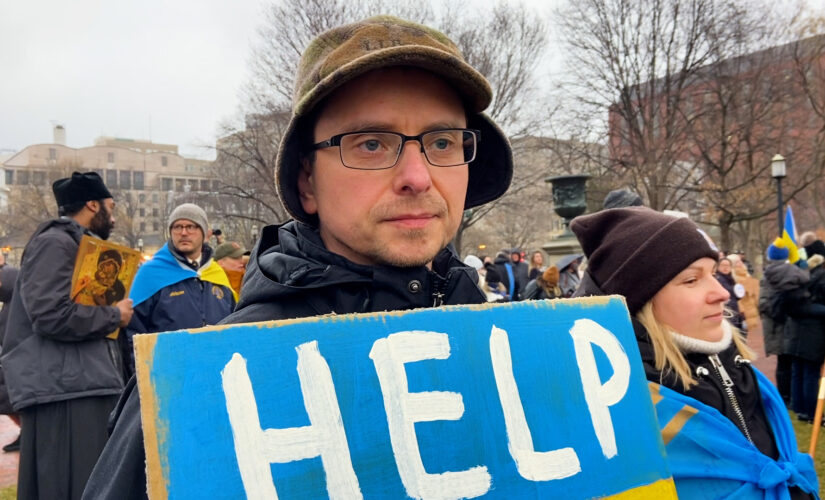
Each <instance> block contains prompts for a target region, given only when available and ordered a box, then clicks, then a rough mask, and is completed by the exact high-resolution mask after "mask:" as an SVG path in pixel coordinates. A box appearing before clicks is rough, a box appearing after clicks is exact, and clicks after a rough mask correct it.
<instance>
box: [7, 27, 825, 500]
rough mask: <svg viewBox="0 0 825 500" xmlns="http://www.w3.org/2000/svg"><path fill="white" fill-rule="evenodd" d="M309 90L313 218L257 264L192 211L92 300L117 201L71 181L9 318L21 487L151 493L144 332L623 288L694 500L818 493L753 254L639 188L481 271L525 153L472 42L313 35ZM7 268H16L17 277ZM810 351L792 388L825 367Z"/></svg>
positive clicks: (46, 493)
mask: <svg viewBox="0 0 825 500" xmlns="http://www.w3.org/2000/svg"><path fill="white" fill-rule="evenodd" d="M295 89H296V90H295V96H294V106H293V110H292V117H291V121H290V123H289V126H288V127H287V128H286V129H285V133H284V136H283V138H282V143H281V146H280V151H279V154H278V157H277V160H276V182H277V185H278V190H279V193H280V196H281V199H282V201H283V203H284V205H285V207H286V209H287V210H288V212H289V213H290V215H291V216H292V220H290V221H289V222H287V223H284V224H281V225H278V226H268V227H265V228H264V229H263V231H262V233H261V234H260V235H259V237H258V240H257V243H256V246H255V248H254V249H253V250H252V251H251V252H250V254H249V255H248V263H246V265H245V266H244V258H245V254H246V251H245V249H243V248H242V247H241V246H240V245H238V244H233V243H232V242H228V241H223V240H222V239H219V240H218V245H217V246H216V248H215V249H214V250H213V248H212V246H211V245H210V244H209V243H208V242H209V241H210V239H211V237H212V232H211V228H210V225H209V220H208V216H207V214H206V213H205V212H204V211H203V210H202V209H201V208H200V207H198V206H196V205H193V204H183V205H181V206H178V207H176V208H175V209H174V210H173V211H172V212H171V214H170V216H169V219H168V226H167V229H168V233H169V240H168V241H167V242H166V244H165V245H164V246H163V248H161V249H160V250H159V251H158V252H157V253H156V254H155V255H154V257H153V258H152V259H151V260H150V261H148V262H147V263H145V264H144V265H143V266H141V267H140V269H139V270H138V272H137V275H136V276H135V279H134V282H133V285H132V287H131V290H130V292H129V297H128V298H123V299H122V300H118V301H116V302H114V303H113V304H111V305H99V304H94V305H87V304H80V303H77V302H75V301H73V300H72V299H71V297H70V283H71V280H72V269H73V267H74V262H75V257H76V255H77V252H78V245H79V241H80V240H81V238H82V236H83V235H92V236H96V237H98V238H101V239H104V240H105V239H107V238H108V236H109V234H110V231H111V229H112V227H113V226H114V224H115V220H114V217H113V215H112V214H113V210H114V206H115V203H116V201H117V200H115V199H114V198H113V196H112V194H111V193H110V192H109V190H108V188H107V187H106V186H105V184H104V183H103V181H102V179H101V178H100V177H99V176H98V175H97V174H95V173H93V172H87V173H82V172H76V173H74V174H72V176H71V177H69V178H66V179H60V180H58V181H57V182H55V183H54V185H53V191H54V194H55V199H56V202H57V205H58V208H59V213H60V217H59V218H58V219H54V220H49V221H46V222H44V223H43V224H41V226H40V227H39V228H38V229H37V231H36V232H35V234H34V235H33V236H32V238H31V240H30V241H29V243H28V244H27V246H26V248H25V250H24V253H23V257H22V261H21V266H20V271H19V276H18V278H17V279H16V282H15V285H14V287H13V293H11V297H10V299H9V301H7V302H6V307H4V308H3V313H4V314H5V313H6V311H7V310H8V317H7V318H4V317H3V316H2V315H0V321H3V320H5V321H6V325H7V326H6V329H5V338H3V339H2V355H0V363H2V372H3V374H4V375H5V379H6V387H7V389H8V397H9V402H10V407H11V408H10V410H11V411H10V413H11V414H16V415H19V418H20V422H21V434H20V468H19V480H18V497H19V498H22V499H38V498H43V499H50V500H51V499H63V498H71V499H76V498H86V499H143V498H146V497H147V490H146V467H145V450H144V447H143V431H142V427H141V419H140V404H141V403H140V395H139V393H138V391H137V390H136V386H135V376H134V371H135V365H134V363H135V360H134V358H133V355H132V353H133V351H132V348H131V342H132V339H133V338H134V336H135V335H141V334H143V333H147V332H157V331H168V330H176V329H187V328H193V327H201V326H205V325H212V324H232V323H243V322H252V321H264V320H278V319H290V318H301V317H309V316H317V315H325V314H333V313H336V314H342V313H368V312H377V311H392V310H409V309H416V308H427V307H438V306H441V305H450V304H480V303H484V302H490V301H491V302H499V301H508V300H531V299H539V298H551V299H555V298H567V297H572V296H584V295H604V294H620V295H623V296H625V298H626V301H627V306H628V310H629V312H630V314H631V319H632V321H633V326H634V328H635V330H636V340H637V342H638V345H639V351H640V352H641V354H642V361H643V363H644V369H645V375H646V376H647V378H648V380H649V381H650V382H651V383H652V384H651V397H652V400H653V401H654V403H655V408H656V411H657V412H660V414H662V413H661V412H664V414H669V415H673V414H674V413H678V412H681V413H680V414H683V415H682V419H683V421H684V424H685V425H684V426H683V427H682V428H681V430H680V431H678V432H675V433H671V434H672V435H668V436H667V439H666V440H665V443H666V451H667V456H668V463H669V466H670V469H671V472H672V474H673V478H674V482H675V486H676V489H677V491H678V493H679V496H680V497H682V498H707V497H708V495H709V492H710V494H711V496H712V497H714V498H721V497H725V496H737V497H739V498H751V497H757V496H758V497H760V498H761V497H766V498H789V497H790V498H817V491H818V484H817V478H816V475H815V473H814V471H813V464H812V462H811V459H810V457H808V456H807V455H803V454H800V453H798V451H797V450H796V443H795V438H794V435H793V430H792V428H791V427H790V421H789V418H788V414H787V412H786V411H784V407H781V410H782V411H779V410H777V408H778V407H779V406H781V404H782V396H781V395H780V392H781V391H780V392H777V390H776V389H775V388H774V387H773V385H772V384H770V382H768V381H767V379H765V378H764V377H763V376H762V375H761V374H760V373H759V372H758V371H757V370H755V369H754V368H752V367H751V366H750V364H749V361H748V359H749V358H750V353H749V351H748V349H747V348H746V347H745V344H744V341H743V337H742V333H740V332H742V331H744V327H745V323H747V322H750V321H752V319H749V318H752V316H748V312H745V313H744V318H745V319H744V321H741V323H740V324H741V326H742V328H741V329H740V328H738V327H737V326H735V325H736V323H735V320H734V318H733V317H728V316H727V313H726V312H725V311H726V305H728V308H732V307H731V305H730V303H729V299H730V298H731V296H732V294H731V292H729V291H728V289H727V288H726V287H724V286H723V285H722V284H721V280H726V279H727V278H721V280H720V279H717V276H716V272H717V268H721V269H728V267H730V268H731V269H732V271H731V272H732V273H733V276H734V278H733V280H732V283H733V288H732V289H733V294H734V295H736V296H737V297H738V298H739V300H740V302H739V303H740V304H742V302H741V301H742V300H743V299H746V297H747V294H748V293H750V294H751V295H750V299H751V301H752V302H753V300H755V296H754V293H755V292H754V290H755V289H754V288H753V287H751V284H748V285H746V284H745V283H744V282H743V281H737V278H736V276H737V274H736V273H737V272H741V271H737V266H738V264H736V263H735V262H733V261H729V262H728V264H730V265H729V266H728V265H727V264H725V260H724V259H723V265H721V266H719V265H718V260H719V255H718V253H719V252H718V250H717V249H716V247H715V246H714V244H713V242H712V241H711V240H710V238H708V237H707V235H705V234H704V233H703V232H702V231H701V230H699V228H698V227H696V225H695V224H693V223H692V222H691V221H690V220H688V219H685V218H676V217H672V216H670V215H666V214H662V213H658V212H655V211H653V210H651V209H649V208H645V207H642V206H638V205H640V204H641V200H640V199H639V198H638V196H634V195H628V194H627V193H618V194H617V195H615V196H612V197H609V198H610V199H609V200H606V203H605V205H606V209H605V210H603V211H600V212H598V213H595V214H591V215H585V216H581V217H579V218H576V219H575V220H574V221H573V223H572V225H571V229H572V230H573V231H574V233H575V234H576V236H577V237H578V239H579V241H580V243H581V246H582V248H583V250H584V253H583V254H575V255H569V256H565V257H564V258H562V259H561V260H559V261H558V262H556V263H554V265H551V266H548V267H545V265H544V256H543V255H542V254H541V252H533V253H531V254H529V256H526V255H522V253H521V251H520V250H519V249H512V250H506V251H504V252H501V253H499V254H498V255H496V256H494V257H489V256H488V257H484V258H481V257H476V256H468V257H467V258H466V259H465V260H464V262H462V261H461V260H460V258H459V256H458V255H457V254H456V252H455V251H454V249H453V247H452V245H450V242H451V241H452V240H453V239H454V237H455V235H456V232H457V230H458V228H459V225H460V224H461V221H462V216H463V213H464V210H466V209H470V208H473V207H476V206H479V205H482V204H484V203H487V202H490V201H492V200H495V199H497V198H499V197H500V196H501V195H502V194H504V193H505V192H506V191H507V189H508V187H509V185H510V182H511V179H512V174H513V158H512V150H511V147H510V145H509V142H508V140H507V138H506V136H505V135H504V134H503V132H502V131H501V130H500V129H499V127H498V126H497V125H496V123H495V122H494V121H493V120H492V119H490V118H489V117H488V116H487V115H485V114H484V113H483V111H484V110H485V109H486V108H487V107H488V106H489V104H490V103H491V100H492V97H493V96H492V92H491V90H490V86H489V84H488V82H487V81H486V79H485V78H484V77H483V76H482V75H481V74H480V73H479V72H478V71H477V70H476V69H475V68H473V67H472V66H470V65H469V64H468V63H467V62H466V60H465V59H464V58H463V56H462V55H461V53H460V52H459V51H458V49H457V47H456V45H455V44H454V43H453V42H452V41H451V40H449V38H447V37H446V36H445V35H443V34H442V33H439V32H437V31H435V30H433V29H431V28H429V27H426V26H422V25H419V24H415V23H411V22H407V21H404V20H401V19H397V18H392V17H387V16H379V17H375V18H370V19H366V20H364V21H361V22H359V23H355V24H352V25H347V26H339V27H336V28H333V29H332V30H330V31H329V32H327V33H325V34H323V35H321V36H320V37H318V38H317V39H315V40H314V41H313V42H312V43H310V45H309V47H308V48H307V49H306V51H305V52H304V54H303V56H302V59H301V62H300V65H299V68H298V70H297V72H296V86H295ZM411 142H412V143H414V144H413V145H412V146H410V144H408V143H411ZM608 201H609V203H608ZM608 205H609V206H608ZM219 236H220V238H223V235H219ZM820 243H821V242H820ZM674 249H678V251H673V250H674ZM775 256H776V257H777V260H776V263H777V264H776V265H777V266H780V265H782V266H784V267H783V268H782V269H783V270H780V271H777V274H781V275H782V276H783V279H782V280H780V281H781V282H780V283H776V284H775V285H772V294H771V296H772V297H773V296H781V297H783V298H784V299H783V300H781V301H779V300H775V299H766V300H767V303H768V304H769V305H770V309H771V310H773V309H781V310H782V311H783V312H785V313H786V315H787V316H786V317H784V318H779V317H773V321H774V323H773V325H772V328H773V329H774V330H782V333H781V335H782V337H783V339H784V338H785V337H786V334H787V332H788V331H794V332H799V331H801V330H804V329H805V328H808V326H806V325H808V324H807V323H804V324H803V319H804V320H806V321H807V319H809V318H814V317H817V316H816V314H815V311H814V310H813V309H809V308H804V307H801V306H800V303H801V301H800V300H799V299H798V298H797V297H798V296H797V295H794V294H798V293H800V292H799V289H800V288H804V292H805V293H807V294H809V296H810V297H813V296H814V293H815V292H816V290H814V289H813V287H812V285H811V284H810V283H811V282H812V281H813V278H812V277H811V276H812V275H811V274H810V273H809V272H808V271H807V270H803V269H801V267H800V266H797V265H796V264H789V263H784V262H783V261H781V260H779V258H780V257H781V256H779V255H775ZM585 259H586V268H585ZM740 263H741V262H740ZM809 264H810V266H812V267H814V268H817V267H820V268H821V262H820V264H819V265H815V259H813V260H811V259H809ZM786 268H787V269H786ZM790 269H793V271H790ZM797 270H798V271H799V273H797ZM719 272H720V273H721V275H722V276H725V275H726V274H725V271H722V270H720V271H719ZM800 273H801V274H800ZM767 274H768V273H767V272H766V275H767ZM797 274H798V276H797ZM803 275H804V276H803ZM241 276H242V279H241ZM7 279H13V278H7V277H6V276H5V275H4V274H3V273H2V271H0V280H2V281H3V285H4V286H5V284H6V283H5V281H6V280H7ZM241 282H242V285H239V283H241ZM740 284H741V288H743V289H744V293H743V295H742V296H739V295H738V293H737V291H736V290H737V287H738V286H739V285H740ZM749 287H750V288H749ZM767 288H768V287H766V286H763V287H762V290H763V292H764V291H765V290H766V289H767ZM749 291H750V292H749ZM792 291H793V293H791V292H792ZM806 297H808V295H806ZM0 298H2V297H0ZM762 298H763V297H762V296H760V298H759V299H760V310H761V309H762V307H761V304H762V303H763V300H762ZM4 300H5V299H4ZM813 300H814V299H810V302H811V303H813ZM776 302H781V307H780V306H776V307H774V306H775V303H776ZM823 307H825V306H823ZM743 309H744V307H743ZM801 311H804V314H803V313H802V312H801ZM800 314H802V315H800ZM729 320H730V321H729ZM740 320H741V318H740ZM780 320H781V321H780ZM780 325H782V327H780ZM115 330H119V332H120V333H119V335H117V337H116V338H113V337H112V335H111V333H112V332H113V331H115ZM797 359H804V358H803V357H800V356H799V355H793V357H792V360H791V362H790V364H791V383H790V385H791V386H794V383H795V379H794V378H793V377H794V374H796V373H797V372H800V373H807V372H808V371H810V366H812V365H811V363H813V361H815V360H805V361H804V363H803V362H797ZM819 361H820V363H821V360H819ZM809 362H810V363H809ZM804 386H805V384H801V386H800V387H801V388H800V391H802V392H804ZM794 387H795V386H794ZM793 394H794V392H793V389H791V398H792V400H793ZM794 401H795V400H794ZM0 402H2V401H0ZM794 404H796V403H795V402H794ZM800 404H801V403H800ZM110 415H111V419H110ZM107 424H108V425H107ZM666 432H670V431H667V430H663V433H666ZM227 465H228V464H227ZM766 471H767V472H766Z"/></svg>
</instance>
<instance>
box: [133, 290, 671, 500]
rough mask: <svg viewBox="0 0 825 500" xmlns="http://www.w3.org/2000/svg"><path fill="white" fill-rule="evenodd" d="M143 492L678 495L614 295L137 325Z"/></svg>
mask: <svg viewBox="0 0 825 500" xmlns="http://www.w3.org/2000/svg"><path fill="white" fill-rule="evenodd" d="M135 342H136V350H137V359H138V362H137V371H138V386H139V390H140V396H141V405H142V412H143V414H142V418H143V422H144V434H145V441H146V443H145V444H146V450H147V462H148V480H149V488H150V495H151V497H152V498H174V499H178V498H213V499H216V498H233V499H234V498H244V497H246V498H250V499H273V498H326V497H330V498H346V499H350V498H404V497H412V498H445V499H446V498H475V497H486V498H593V497H605V496H614V495H615V496H617V497H620V498H651V497H655V498H675V495H676V493H675V489H674V487H673V483H672V481H671V480H670V473H669V472H668V469H667V466H666V464H665V460H664V458H663V457H664V446H663V445H662V439H661V437H660V434H659V430H658V426H657V423H656V417H655V416H654V412H653V406H652V403H651V400H650V394H649V391H648V385H647V382H646V381H645V377H644V372H643V369H642V365H641V362H640V360H639V353H638V349H637V347H636V341H635V338H634V335H633V331H632V327H631V325H630V321H629V317H628V313H627V309H626V308H625V306H624V303H623V302H622V300H621V299H619V298H616V297H612V298H594V299H578V300H565V301H539V302H525V303H515V304H504V305H482V306H460V307H447V308H441V309H429V310H417V311H410V312H388V313H376V314H368V315H342V316H326V317H320V318H311V319H302V320H291V321H278V322H268V323H255V324H245V325H233V326H226V327H217V328H209V329H201V330H196V331H191V332H187V331H181V332H173V333H162V334H157V335H142V336H137V337H136V338H135Z"/></svg>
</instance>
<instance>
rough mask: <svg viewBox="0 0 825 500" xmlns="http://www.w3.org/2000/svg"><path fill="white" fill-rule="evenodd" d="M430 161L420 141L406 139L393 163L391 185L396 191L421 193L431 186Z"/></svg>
mask: <svg viewBox="0 0 825 500" xmlns="http://www.w3.org/2000/svg"><path fill="white" fill-rule="evenodd" d="M430 167H431V165H430V163H429V162H428V161H427V157H426V156H425V155H424V151H423V148H422V147H421V143H419V142H418V141H408V142H407V143H406V144H404V147H403V148H402V150H401V156H400V157H399V158H398V163H397V164H396V165H395V167H394V170H395V178H394V179H393V187H394V188H395V190H396V192H405V191H407V192H410V193H423V192H425V191H427V190H428V189H429V188H430V186H432V176H431V175H430Z"/></svg>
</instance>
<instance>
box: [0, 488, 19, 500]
mask: <svg viewBox="0 0 825 500" xmlns="http://www.w3.org/2000/svg"><path fill="white" fill-rule="evenodd" d="M16 498H17V486H9V487H8V488H3V489H0V500H15V499H16Z"/></svg>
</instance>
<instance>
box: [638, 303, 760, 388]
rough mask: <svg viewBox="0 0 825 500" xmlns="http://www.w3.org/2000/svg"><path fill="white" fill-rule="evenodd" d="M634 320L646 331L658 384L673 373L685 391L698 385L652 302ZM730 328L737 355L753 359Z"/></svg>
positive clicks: (738, 334) (750, 352) (742, 342)
mask: <svg viewBox="0 0 825 500" xmlns="http://www.w3.org/2000/svg"><path fill="white" fill-rule="evenodd" d="M636 319H637V320H638V321H639V323H641V324H642V326H644V327H645V329H646V330H647V334H648V336H649V337H650V342H651V344H652V345H653V362H654V365H655V366H656V370H658V371H659V372H660V373H661V376H660V379H659V382H660V383H661V382H662V380H661V379H662V378H664V376H665V375H666V374H668V373H673V375H674V376H675V377H676V378H677V379H678V381H680V382H681V383H682V387H683V388H684V390H686V391H687V390H689V389H690V388H691V387H692V386H694V385H696V384H698V383H699V382H698V381H697V380H696V379H695V378H694V377H693V373H691V372H690V366H689V365H688V362H687V360H686V359H685V355H684V354H683V353H682V351H681V350H680V349H679V346H678V345H676V341H674V340H673V336H672V335H671V334H670V332H671V331H673V329H672V328H670V327H669V326H667V325H665V324H664V323H662V322H661V321H659V320H658V319H656V316H655V314H654V312H653V301H652V300H651V301H648V302H647V304H645V305H644V306H642V308H641V310H639V312H638V313H636ZM725 321H727V320H725ZM730 327H731V330H732V332H733V343H734V344H735V345H736V350H737V351H739V354H740V355H741V356H742V357H743V358H745V359H749V360H752V359H754V354H753V351H751V350H750V348H748V346H747V344H746V343H745V339H744V338H742V334H741V333H740V332H739V330H738V329H736V328H735V327H734V326H733V325H730Z"/></svg>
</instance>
